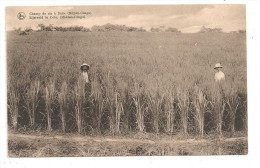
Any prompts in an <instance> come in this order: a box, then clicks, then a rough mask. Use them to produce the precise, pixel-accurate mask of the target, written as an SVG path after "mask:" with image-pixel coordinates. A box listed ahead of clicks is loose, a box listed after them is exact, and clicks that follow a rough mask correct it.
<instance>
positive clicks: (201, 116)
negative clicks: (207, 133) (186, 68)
mask: <svg viewBox="0 0 260 168" xmlns="http://www.w3.org/2000/svg"><path fill="white" fill-rule="evenodd" d="M193 105H194V107H195V113H194V119H195V121H196V124H197V127H198V128H199V134H200V136H201V137H203V135H204V125H205V124H204V123H205V113H206V112H207V106H208V100H207V99H206V96H205V94H203V92H202V90H201V89H200V88H198V87H197V88H196V89H195V95H194V98H193Z"/></svg>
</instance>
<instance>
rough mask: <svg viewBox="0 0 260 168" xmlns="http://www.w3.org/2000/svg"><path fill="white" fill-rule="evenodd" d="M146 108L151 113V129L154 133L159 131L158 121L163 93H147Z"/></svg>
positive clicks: (160, 114)
mask: <svg viewBox="0 0 260 168" xmlns="http://www.w3.org/2000/svg"><path fill="white" fill-rule="evenodd" d="M147 101H148V110H149V111H151V113H152V123H153V129H154V132H155V133H156V134H158V133H159V122H160V118H161V116H162V115H163V103H164V94H161V93H159V91H156V92H155V93H151V92H150V93H148V100H147Z"/></svg>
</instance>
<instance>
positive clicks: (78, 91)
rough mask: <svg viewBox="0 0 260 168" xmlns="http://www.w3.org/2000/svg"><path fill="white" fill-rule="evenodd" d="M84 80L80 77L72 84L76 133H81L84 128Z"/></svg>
mask: <svg viewBox="0 0 260 168" xmlns="http://www.w3.org/2000/svg"><path fill="white" fill-rule="evenodd" d="M85 95H86V94H85V82H84V81H83V79H82V78H79V79H78V81H77V83H76V84H75V86H74V92H73V100H74V101H75V103H74V104H75V120H76V125H77V131H78V133H82V131H83V128H84V125H83V124H84V119H83V118H84V110H85V109H84V106H85V104H86V99H85Z"/></svg>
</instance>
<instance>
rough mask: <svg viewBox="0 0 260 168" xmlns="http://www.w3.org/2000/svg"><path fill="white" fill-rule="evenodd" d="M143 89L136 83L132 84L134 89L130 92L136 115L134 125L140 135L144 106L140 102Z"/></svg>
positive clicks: (142, 127)
mask: <svg viewBox="0 0 260 168" xmlns="http://www.w3.org/2000/svg"><path fill="white" fill-rule="evenodd" d="M142 94H143V88H142V86H140V84H138V83H134V88H133V90H132V98H133V102H134V105H135V110H136V111H135V115H136V123H137V129H138V131H139V132H140V133H143V132H144V129H145V127H144V113H145V106H144V103H143V100H142Z"/></svg>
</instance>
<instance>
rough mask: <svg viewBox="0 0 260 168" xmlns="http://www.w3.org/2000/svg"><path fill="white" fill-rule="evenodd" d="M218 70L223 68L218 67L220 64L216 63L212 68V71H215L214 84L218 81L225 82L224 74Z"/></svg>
mask: <svg viewBox="0 0 260 168" xmlns="http://www.w3.org/2000/svg"><path fill="white" fill-rule="evenodd" d="M220 68H223V67H222V66H221V65H220V63H217V64H216V65H215V67H214V69H215V70H216V73H215V81H216V82H220V81H224V80H225V74H224V73H223V72H222V71H221V70H220Z"/></svg>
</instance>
